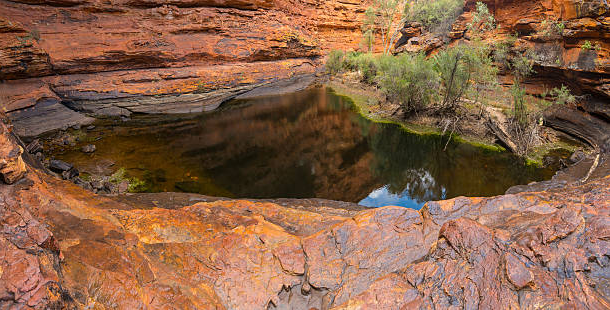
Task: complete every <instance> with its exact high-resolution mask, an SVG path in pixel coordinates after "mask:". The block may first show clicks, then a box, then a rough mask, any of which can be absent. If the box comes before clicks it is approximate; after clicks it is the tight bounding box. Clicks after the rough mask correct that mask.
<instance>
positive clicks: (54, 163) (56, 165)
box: [49, 159, 74, 173]
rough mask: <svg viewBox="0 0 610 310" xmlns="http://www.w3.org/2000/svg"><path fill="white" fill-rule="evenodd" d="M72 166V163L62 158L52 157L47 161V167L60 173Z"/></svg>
mask: <svg viewBox="0 0 610 310" xmlns="http://www.w3.org/2000/svg"><path fill="white" fill-rule="evenodd" d="M73 167H74V166H72V164H69V163H67V162H65V161H62V160H58V159H52V160H51V161H50V162H49V169H51V170H52V171H54V172H57V173H62V172H64V171H68V170H70V169H72V168H73Z"/></svg>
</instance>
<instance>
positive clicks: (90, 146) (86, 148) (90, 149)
mask: <svg viewBox="0 0 610 310" xmlns="http://www.w3.org/2000/svg"><path fill="white" fill-rule="evenodd" d="M95 150H96V148H95V145H94V144H87V145H85V146H83V147H82V148H81V151H83V153H93V152H95Z"/></svg>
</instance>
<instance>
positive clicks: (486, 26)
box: [468, 2, 496, 35]
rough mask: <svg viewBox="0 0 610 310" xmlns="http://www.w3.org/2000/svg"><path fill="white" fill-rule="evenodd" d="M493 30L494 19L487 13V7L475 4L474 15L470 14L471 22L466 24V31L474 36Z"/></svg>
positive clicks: (482, 4) (480, 3) (478, 3)
mask: <svg viewBox="0 0 610 310" xmlns="http://www.w3.org/2000/svg"><path fill="white" fill-rule="evenodd" d="M494 28H496V19H495V18H494V17H493V15H491V13H490V12H489V9H488V8H487V5H486V4H485V3H483V2H477V4H476V9H475V11H474V14H472V22H471V23H470V24H468V29H469V30H470V31H472V32H473V33H474V34H475V35H476V34H479V33H481V32H486V31H489V30H492V29H494Z"/></svg>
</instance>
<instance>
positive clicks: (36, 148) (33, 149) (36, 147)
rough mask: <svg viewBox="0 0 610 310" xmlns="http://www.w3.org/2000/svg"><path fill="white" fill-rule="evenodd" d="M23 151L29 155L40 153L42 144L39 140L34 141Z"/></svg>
mask: <svg viewBox="0 0 610 310" xmlns="http://www.w3.org/2000/svg"><path fill="white" fill-rule="evenodd" d="M25 150H26V151H27V152H28V153H30V154H36V153H39V152H42V150H43V148H42V144H41V143H40V140H38V139H36V140H34V141H32V142H31V143H30V144H28V145H27V146H26V147H25Z"/></svg>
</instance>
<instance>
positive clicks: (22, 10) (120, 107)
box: [0, 0, 365, 135]
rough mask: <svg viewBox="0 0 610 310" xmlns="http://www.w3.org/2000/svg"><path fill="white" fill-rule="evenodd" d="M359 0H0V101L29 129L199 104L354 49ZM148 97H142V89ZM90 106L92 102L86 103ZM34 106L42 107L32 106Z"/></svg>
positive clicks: (212, 103) (204, 106)
mask: <svg viewBox="0 0 610 310" xmlns="http://www.w3.org/2000/svg"><path fill="white" fill-rule="evenodd" d="M364 7H365V5H364V4H363V3H362V2H361V1H354V0H331V1H302V0H273V1H272V0H264V1H263V0H260V1H241V0H228V1H224V0H215V1H211V0H210V1H208V0H194V1H169V2H168V1H154V0H153V1H149V0H142V1H140V0H135V1H133V0H127V1H125V0H117V1H115V0H112V1H89V0H84V1H81V0H76V1H72V0H67V1H63V0H59V1H55V0H52V1H44V0H43V1H21V0H19V1H7V0H2V1H0V80H5V81H4V82H2V83H0V100H2V101H3V109H4V110H5V111H6V112H10V113H9V114H10V115H11V117H12V118H13V119H15V120H16V125H17V128H18V129H19V128H20V127H24V126H20V125H21V124H20V121H22V122H25V123H26V124H28V125H31V124H35V123H36V122H40V121H41V120H42V119H45V120H46V122H47V123H48V125H49V126H47V128H40V129H37V130H35V131H39V132H31V130H30V131H29V132H20V133H21V134H26V135H35V134H37V133H40V131H44V130H45V129H46V130H48V129H51V127H61V126H69V125H72V124H78V123H81V124H83V123H87V122H89V121H91V120H90V119H88V118H85V117H83V116H82V115H80V114H75V113H72V111H71V110H68V109H66V108H65V106H64V105H62V104H60V101H63V103H64V104H65V105H68V106H69V107H70V108H71V109H75V110H79V111H85V112H91V113H93V114H102V115H129V114H130V113H132V112H167V113H177V112H196V111H202V110H208V109H213V108H215V107H217V106H218V105H219V104H220V103H221V102H222V101H224V100H226V99H227V98H231V97H233V96H235V95H237V94H240V93H244V92H246V91H248V90H251V89H253V88H255V87H257V86H261V85H267V84H269V83H272V82H275V81H278V80H281V79H288V78H291V77H294V76H299V75H303V74H312V73H314V72H315V70H316V68H317V67H318V66H319V61H318V60H317V59H318V57H319V56H320V55H323V54H324V51H326V50H329V49H332V48H354V47H357V46H358V42H359V39H360V38H359V37H360V34H359V33H360V30H359V29H360V28H359V27H360V20H361V16H362V14H363V12H364ZM142 96H145V97H142ZM93 103H95V104H93ZM37 104H39V106H37Z"/></svg>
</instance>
